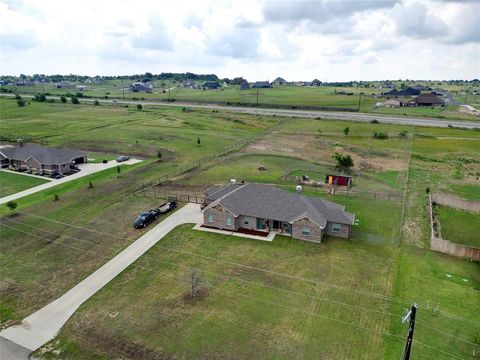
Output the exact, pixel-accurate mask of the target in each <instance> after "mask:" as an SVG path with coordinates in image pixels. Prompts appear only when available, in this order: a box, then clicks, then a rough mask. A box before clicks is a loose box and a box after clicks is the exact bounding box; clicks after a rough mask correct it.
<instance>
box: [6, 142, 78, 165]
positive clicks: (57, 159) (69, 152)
mask: <svg viewBox="0 0 480 360" xmlns="http://www.w3.org/2000/svg"><path fill="white" fill-rule="evenodd" d="M0 152H1V153H2V154H3V155H4V156H5V157H7V158H9V159H11V160H19V161H26V160H28V159H30V158H32V157H33V158H34V159H36V160H37V161H39V162H40V163H41V164H44V165H55V164H67V163H70V162H72V161H73V160H74V159H75V158H79V157H83V156H85V155H86V153H85V152H83V151H78V150H73V149H56V148H50V147H45V146H40V145H34V144H23V145H21V146H20V145H16V146H12V147H4V148H2V149H0Z"/></svg>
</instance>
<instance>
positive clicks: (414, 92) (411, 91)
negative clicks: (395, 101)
mask: <svg viewBox="0 0 480 360" xmlns="http://www.w3.org/2000/svg"><path fill="white" fill-rule="evenodd" d="M418 94H420V90H416V89H414V88H406V89H403V90H397V89H393V90H391V91H388V92H386V93H383V96H414V95H418Z"/></svg>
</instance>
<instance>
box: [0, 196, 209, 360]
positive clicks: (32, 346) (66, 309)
mask: <svg viewBox="0 0 480 360" xmlns="http://www.w3.org/2000/svg"><path fill="white" fill-rule="evenodd" d="M200 222H202V213H201V211H200V205H198V204H187V205H185V206H184V207H182V208H181V209H179V210H178V211H176V212H174V213H173V214H171V215H170V216H168V217H167V218H165V219H164V220H162V221H161V222H160V223H159V224H157V225H156V226H155V227H153V228H152V229H151V230H150V231H148V232H147V233H145V234H144V235H142V236H141V237H139V238H138V239H137V240H135V242H133V243H132V244H131V245H129V246H128V247H127V248H126V249H125V250H123V251H122V252H120V253H119V254H118V255H116V256H115V257H114V258H113V259H111V260H110V261H108V262H107V263H106V264H104V265H103V266H102V267H100V268H99V269H98V270H96V271H95V272H94V273H92V274H91V275H90V276H88V277H87V278H85V279H84V280H82V281H81V282H80V283H78V284H77V285H76V286H74V287H73V288H72V289H70V290H69V291H67V292H66V293H65V294H64V295H62V296H61V297H59V298H58V299H56V300H55V301H53V302H51V303H50V304H48V305H46V306H44V307H43V308H41V309H40V310H38V311H37V312H35V313H33V314H32V315H30V316H28V317H27V318H25V319H23V320H22V322H21V324H19V325H14V326H11V327H9V328H6V329H5V330H3V331H1V332H0V339H1V341H2V343H1V344H0V345H2V359H4V358H5V359H17V358H18V359H20V358H21V357H19V356H23V355H24V354H25V352H28V350H30V351H35V350H36V349H38V348H39V347H41V346H42V345H44V344H46V343H47V342H48V341H50V340H51V339H53V338H54V337H55V336H56V335H57V333H58V331H60V329H61V328H62V326H63V325H64V324H65V323H66V322H67V320H68V319H69V318H70V316H72V315H73V313H74V312H75V311H76V310H77V309H78V307H79V306H80V305H81V304H83V303H84V302H85V301H86V300H88V299H89V298H90V297H91V296H93V295H94V294H95V293H96V292H97V291H98V290H100V289H101V288H102V287H104V286H105V285H106V284H108V283H109V282H110V281H112V280H113V279H114V278H115V277H116V276H117V275H118V274H120V273H121V272H122V271H123V270H125V269H126V268H127V267H128V266H130V265H131V264H133V263H134V262H135V261H136V260H137V259H138V258H139V257H140V256H142V255H143V254H144V253H146V252H147V251H148V250H149V249H150V248H151V247H152V246H153V245H155V244H156V243H157V242H158V241H160V240H161V239H162V238H163V237H164V236H165V235H167V234H168V233H169V232H170V231H171V230H173V229H174V228H175V227H177V226H178V225H181V224H187V223H200ZM4 343H5V344H7V345H8V346H3V344H4ZM8 351H11V353H8ZM17 355H19V356H17ZM15 356H17V357H15Z"/></svg>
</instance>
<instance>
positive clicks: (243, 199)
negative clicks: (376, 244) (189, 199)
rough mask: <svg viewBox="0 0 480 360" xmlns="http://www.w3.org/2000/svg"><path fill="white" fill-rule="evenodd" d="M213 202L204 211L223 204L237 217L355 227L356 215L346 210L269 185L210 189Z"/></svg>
mask: <svg viewBox="0 0 480 360" xmlns="http://www.w3.org/2000/svg"><path fill="white" fill-rule="evenodd" d="M206 198H207V199H208V200H210V201H212V202H211V203H210V204H209V205H208V206H207V207H206V208H205V209H204V210H203V211H205V210H208V209H210V208H212V207H214V206H215V205H218V204H220V205H222V206H223V207H224V208H226V209H228V210H229V211H230V212H232V213H233V214H235V215H236V216H239V215H245V216H253V217H258V218H267V219H273V220H279V221H286V222H290V223H291V222H294V221H296V220H299V219H302V218H304V217H308V218H309V219H310V220H312V221H314V222H315V223H317V224H318V225H319V226H321V227H322V228H324V227H325V226H326V224H327V221H333V222H338V223H342V224H350V225H352V224H353V222H354V219H355V215H354V214H351V213H348V212H346V211H345V210H344V209H345V207H344V206H342V205H338V204H335V203H333V202H331V201H328V200H323V199H320V198H311V197H308V196H304V195H301V194H297V193H292V192H289V191H285V190H281V189H279V188H276V187H274V186H270V185H265V184H255V183H252V184H228V185H226V186H220V187H218V186H217V187H214V188H210V189H208V190H207V193H206Z"/></svg>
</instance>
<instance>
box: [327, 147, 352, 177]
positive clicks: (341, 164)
mask: <svg viewBox="0 0 480 360" xmlns="http://www.w3.org/2000/svg"><path fill="white" fill-rule="evenodd" d="M332 157H333V158H334V159H335V160H336V161H337V165H336V166H335V167H336V168H337V169H338V170H343V171H347V172H348V171H350V168H351V167H352V166H353V159H352V157H351V156H350V155H342V154H340V153H338V152H336V153H335V154H333V155H332Z"/></svg>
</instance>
